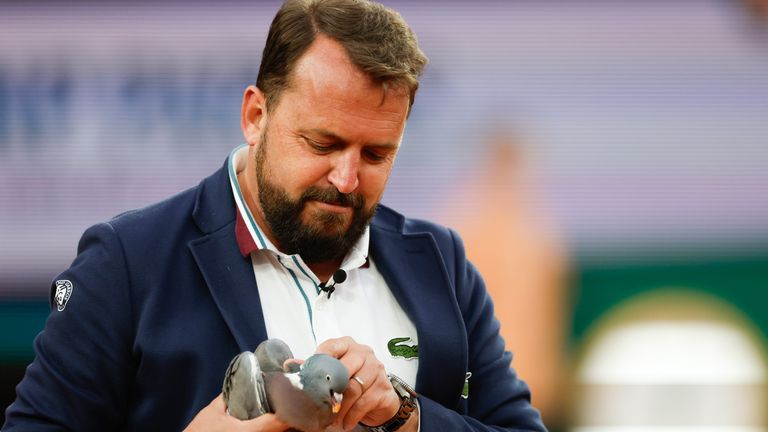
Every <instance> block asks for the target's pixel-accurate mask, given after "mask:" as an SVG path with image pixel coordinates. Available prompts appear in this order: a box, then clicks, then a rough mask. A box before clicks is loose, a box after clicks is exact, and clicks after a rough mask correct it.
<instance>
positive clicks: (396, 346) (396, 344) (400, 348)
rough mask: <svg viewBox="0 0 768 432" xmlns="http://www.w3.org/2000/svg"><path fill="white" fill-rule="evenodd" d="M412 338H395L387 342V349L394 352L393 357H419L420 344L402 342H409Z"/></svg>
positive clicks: (391, 352)
mask: <svg viewBox="0 0 768 432" xmlns="http://www.w3.org/2000/svg"><path fill="white" fill-rule="evenodd" d="M410 340H411V338H409V337H402V338H394V339H392V340H390V341H389V342H387V349H388V350H389V353H390V354H392V356H393V357H401V358H404V359H413V358H418V357H419V346H418V345H405V344H402V342H408V341H410Z"/></svg>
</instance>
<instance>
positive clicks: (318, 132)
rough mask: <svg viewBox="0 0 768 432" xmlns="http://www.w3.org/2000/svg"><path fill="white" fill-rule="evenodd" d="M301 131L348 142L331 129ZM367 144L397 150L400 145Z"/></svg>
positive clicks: (338, 141)
mask: <svg viewBox="0 0 768 432" xmlns="http://www.w3.org/2000/svg"><path fill="white" fill-rule="evenodd" d="M299 132H300V133H307V134H313V135H320V136H322V137H323V138H325V139H328V140H331V141H333V142H336V143H340V144H346V143H347V142H348V141H347V140H345V139H344V138H342V137H340V136H338V135H336V134H335V133H333V132H331V131H328V130H325V129H317V128H315V129H307V130H303V131H299ZM365 145H366V146H372V147H380V148H385V149H388V150H397V147H398V145H397V144H392V143H373V142H372V143H366V144H365Z"/></svg>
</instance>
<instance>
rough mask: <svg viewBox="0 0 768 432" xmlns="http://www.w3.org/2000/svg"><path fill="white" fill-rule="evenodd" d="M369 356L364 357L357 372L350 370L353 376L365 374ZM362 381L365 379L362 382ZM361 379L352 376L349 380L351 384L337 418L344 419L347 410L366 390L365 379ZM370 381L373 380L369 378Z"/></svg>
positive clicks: (348, 386)
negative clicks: (353, 372)
mask: <svg viewBox="0 0 768 432" xmlns="http://www.w3.org/2000/svg"><path fill="white" fill-rule="evenodd" d="M367 360H368V358H364V359H363V362H362V364H361V365H360V367H358V368H357V370H356V372H355V374H354V375H353V374H352V373H351V372H350V375H351V376H353V377H354V376H357V375H364V376H367V375H365V372H364V371H365V369H366V362H367ZM369 368H370V367H369ZM360 381H363V382H362V383H360ZM360 381H357V380H356V379H354V378H352V379H350V380H349V385H347V390H346V391H345V392H344V398H343V399H342V401H341V410H339V414H338V416H337V419H339V420H342V419H344V416H345V415H346V414H347V411H349V409H350V408H351V407H352V406H353V405H354V404H355V402H356V401H357V399H358V398H359V397H360V396H361V395H362V394H363V393H364V392H365V379H363V378H360ZM369 382H371V381H370V380H369Z"/></svg>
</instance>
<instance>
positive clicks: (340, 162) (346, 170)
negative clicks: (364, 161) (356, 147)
mask: <svg viewBox="0 0 768 432" xmlns="http://www.w3.org/2000/svg"><path fill="white" fill-rule="evenodd" d="M359 170H360V155H359V154H357V153H356V152H355V151H352V149H348V150H347V151H344V152H340V153H338V154H337V155H336V157H335V158H334V160H333V166H332V167H331V172H330V173H329V174H328V181H329V182H330V183H331V184H332V185H334V186H335V187H336V189H337V190H338V191H339V192H341V193H344V194H346V193H350V192H354V190H355V189H357V187H358V186H359V185H360V180H359V178H358V174H359Z"/></svg>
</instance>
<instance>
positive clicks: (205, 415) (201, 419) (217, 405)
mask: <svg viewBox="0 0 768 432" xmlns="http://www.w3.org/2000/svg"><path fill="white" fill-rule="evenodd" d="M286 429H288V426H286V425H285V424H284V423H283V422H281V421H280V420H278V419H277V417H275V415H274V414H264V415H262V416H259V417H256V418H255V419H252V420H245V421H243V420H238V419H236V418H234V417H232V416H230V415H229V414H227V407H226V405H225V404H224V396H222V395H221V394H219V395H218V396H216V399H214V400H213V402H211V403H210V404H209V405H208V406H207V407H205V408H203V409H202V410H201V411H200V412H199V413H197V415H196V416H195V418H194V419H192V423H190V424H189V426H187V427H186V429H184V431H185V432H216V431H253V432H256V431H258V432H282V431H284V430H286Z"/></svg>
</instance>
